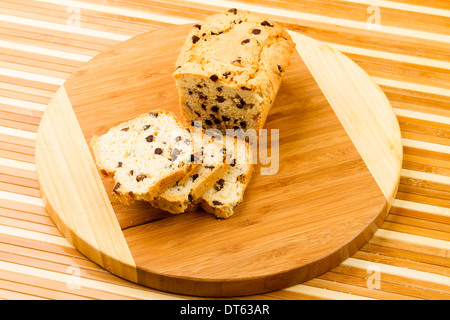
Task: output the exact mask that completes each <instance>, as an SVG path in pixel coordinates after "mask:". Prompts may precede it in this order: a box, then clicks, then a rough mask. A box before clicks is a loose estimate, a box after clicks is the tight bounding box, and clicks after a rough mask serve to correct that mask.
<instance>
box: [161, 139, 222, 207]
mask: <svg viewBox="0 0 450 320" xmlns="http://www.w3.org/2000/svg"><path fill="white" fill-rule="evenodd" d="M195 137H197V139H202V143H201V146H199V149H200V150H199V151H200V152H199V157H198V158H196V159H195V160H196V161H197V162H198V163H201V167H200V168H199V169H198V171H197V172H196V173H194V174H192V175H190V176H189V177H188V179H187V180H186V181H184V182H178V183H176V184H175V185H174V186H172V187H171V188H169V189H168V190H166V191H165V192H163V193H162V194H160V195H159V196H158V197H157V198H156V199H155V200H154V201H152V205H153V206H154V207H157V208H161V209H163V210H166V211H169V212H171V213H175V214H178V213H183V212H186V211H191V210H193V209H196V208H197V205H196V201H197V200H198V198H199V197H200V196H201V195H203V193H205V192H206V191H207V190H208V189H210V188H211V187H212V186H213V185H214V183H216V181H217V180H219V179H220V178H221V177H222V176H223V175H224V174H225V172H226V170H227V168H228V166H229V164H228V163H227V161H226V149H224V147H223V143H222V138H221V137H220V139H217V140H216V137H217V136H211V135H206V134H203V133H201V134H197V135H194V141H198V140H197V139H196V138H195Z"/></svg>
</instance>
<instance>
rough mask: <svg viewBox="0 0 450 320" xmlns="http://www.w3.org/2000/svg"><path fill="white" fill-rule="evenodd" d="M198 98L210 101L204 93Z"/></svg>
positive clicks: (200, 93)
mask: <svg viewBox="0 0 450 320" xmlns="http://www.w3.org/2000/svg"><path fill="white" fill-rule="evenodd" d="M198 97H199V98H200V99H203V100H208V97H207V96H206V95H205V94H204V93H203V92H199V93H198Z"/></svg>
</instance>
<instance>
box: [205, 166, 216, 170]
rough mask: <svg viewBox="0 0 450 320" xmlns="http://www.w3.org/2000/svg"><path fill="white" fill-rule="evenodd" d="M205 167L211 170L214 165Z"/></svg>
mask: <svg viewBox="0 0 450 320" xmlns="http://www.w3.org/2000/svg"><path fill="white" fill-rule="evenodd" d="M205 168H206V169H209V170H212V169H214V166H205Z"/></svg>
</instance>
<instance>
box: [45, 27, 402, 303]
mask: <svg viewBox="0 0 450 320" xmlns="http://www.w3.org/2000/svg"><path fill="white" fill-rule="evenodd" d="M189 28H190V26H186V25H184V26H176V27H170V28H166V29H163V30H160V31H157V32H152V33H146V34H142V35H139V36H137V37H134V38H132V39H130V40H128V41H125V42H123V43H120V44H118V45H116V46H114V47H112V48H111V49H109V50H107V51H105V52H103V53H101V54H100V55H98V56H96V57H95V58H93V59H92V60H91V61H89V62H88V63H87V64H86V65H85V66H83V67H82V68H81V69H80V70H79V71H78V72H76V73H75V74H74V75H73V76H72V77H71V78H70V79H69V80H67V81H66V83H65V84H64V85H63V86H62V87H61V88H60V89H59V90H58V92H57V93H56V95H55V97H54V98H53V100H52V101H51V103H50V104H49V106H48V108H47V110H46V112H45V115H44V117H43V119H42V122H41V124H40V128H39V132H38V136H37V143H36V166H37V172H38V177H39V182H40V186H41V191H42V195H43V197H44V201H45V203H46V207H47V209H48V212H49V214H50V216H51V217H52V219H53V220H54V221H55V223H56V225H57V226H58V228H59V229H60V230H61V232H62V233H63V234H64V236H65V237H66V238H67V239H68V240H69V241H71V242H72V243H73V244H74V246H75V247H76V248H78V249H79V250H80V251H81V252H82V253H83V254H85V255H86V256H87V257H89V258H90V259H91V260H92V261H94V262H96V263H98V264H99V265H101V266H102V267H104V268H105V269H107V270H109V271H111V272H112V273H114V274H116V275H118V276H120V277H123V278H125V279H128V280H130V281H133V282H136V283H139V284H142V285H145V286H149V287H152V288H156V289H159V290H164V291H169V292H175V293H181V294H189V295H199V296H212V297H223V296H234V295H246V294H256V293H262V292H267V291H271V290H276V289H280V288H283V287H286V286H290V285H294V284H297V283H299V282H303V281H306V280H308V279H311V278H313V277H315V276H318V275H319V274H321V273H323V272H326V271H328V270H330V269H331V268H332V267H334V266H336V265H338V264H339V263H340V262H341V261H343V260H344V259H346V258H347V257H349V256H350V255H352V254H353V253H354V252H355V251H356V250H357V249H358V248H360V247H361V246H362V245H363V244H364V243H365V242H366V241H367V240H368V239H369V238H370V237H371V236H372V234H373V233H374V232H375V231H376V229H377V227H378V226H379V225H380V224H381V222H382V221H383V219H384V217H385V216H386V214H387V212H388V210H389V208H390V205H391V202H392V201H393V199H394V196H395V193H396V190H397V186H398V183H399V177H400V169H401V162H402V144H401V137H400V130H399V126H398V123H397V121H396V117H395V115H394V113H393V111H392V108H391V106H390V104H389V101H388V100H387V99H386V97H385V95H384V94H383V92H382V91H381V90H380V88H379V87H378V86H377V85H376V84H375V82H374V81H372V79H371V78H370V77H369V76H368V75H367V74H366V73H365V72H364V71H362V70H361V69H360V68H359V67H358V66H357V65H356V64H355V63H353V62H352V61H351V60H349V59H348V58H347V57H345V56H344V55H343V54H341V53H340V52H337V51H335V50H333V49H331V48H330V47H328V46H326V45H324V44H323V43H320V42H318V41H315V40H313V39H311V38H308V37H305V36H302V35H300V34H298V33H295V32H291V35H292V37H293V38H294V40H295V42H296V44H297V50H298V52H295V53H294V54H293V56H292V62H291V66H290V67H289V70H288V71H287V73H286V75H285V77H284V80H283V84H282V87H281V89H280V91H279V94H278V96H277V98H276V101H275V103H274V106H273V108H272V109H271V111H270V115H269V117H268V120H267V122H266V126H265V128H266V129H268V130H269V133H270V132H271V131H270V130H272V129H278V130H279V168H278V171H277V172H276V174H273V175H262V174H261V168H262V167H268V166H270V165H260V164H258V165H256V167H255V173H254V174H253V176H252V180H251V183H250V185H249V187H248V189H247V191H246V193H245V198H244V202H243V203H242V204H241V205H239V206H238V207H237V208H236V210H235V214H234V215H233V216H232V217H230V218H229V219H224V220H218V219H215V218H214V217H213V216H212V215H210V214H207V213H205V212H203V211H201V210H198V211H195V212H191V213H186V214H181V215H172V214H169V213H166V212H163V211H161V210H159V209H154V208H152V207H151V206H149V205H148V204H145V203H137V204H134V205H132V206H125V205H123V204H121V203H119V202H118V200H117V199H115V197H114V196H113V195H112V193H111V191H112V187H113V185H112V184H113V182H112V180H111V179H110V178H103V177H100V175H99V173H98V171H97V169H96V167H95V164H94V161H93V158H92V153H91V150H90V149H89V146H88V144H89V142H90V139H91V137H92V136H93V135H100V134H103V133H105V132H106V131H107V130H108V129H109V128H110V127H111V126H114V125H116V124H119V123H121V122H124V121H126V120H129V119H131V118H134V117H135V116H137V115H139V114H141V113H145V112H149V111H151V110H154V109H169V110H172V111H174V112H176V113H177V114H178V115H180V112H179V106H178V95H177V90H176V88H175V82H174V81H173V79H172V77H171V74H172V72H173V71H174V68H175V61H176V58H177V56H178V53H179V50H180V48H181V45H182V43H183V42H184V40H185V37H186V35H187V33H188V30H189ZM269 145H270V142H269Z"/></svg>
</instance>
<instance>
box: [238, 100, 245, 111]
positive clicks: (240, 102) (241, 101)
mask: <svg viewBox="0 0 450 320" xmlns="http://www.w3.org/2000/svg"><path fill="white" fill-rule="evenodd" d="M245 105H246V103H245V101H244V99H242V98H240V100H239V102H237V103H236V107H238V108H239V109H242V108H244V106H245Z"/></svg>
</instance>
